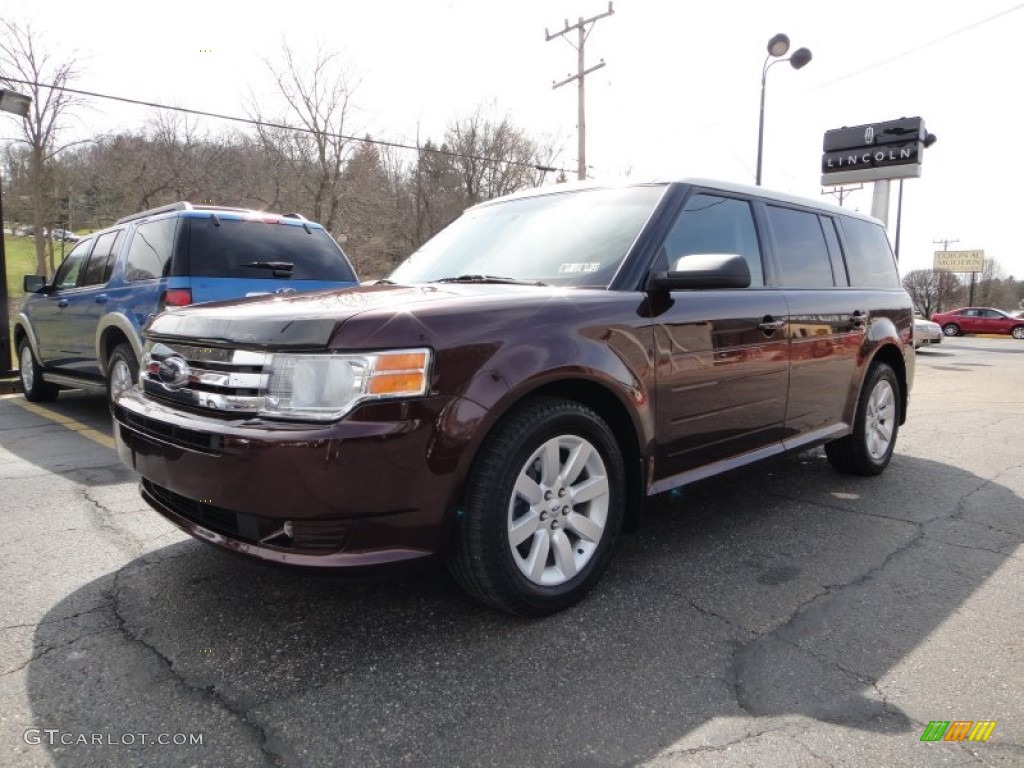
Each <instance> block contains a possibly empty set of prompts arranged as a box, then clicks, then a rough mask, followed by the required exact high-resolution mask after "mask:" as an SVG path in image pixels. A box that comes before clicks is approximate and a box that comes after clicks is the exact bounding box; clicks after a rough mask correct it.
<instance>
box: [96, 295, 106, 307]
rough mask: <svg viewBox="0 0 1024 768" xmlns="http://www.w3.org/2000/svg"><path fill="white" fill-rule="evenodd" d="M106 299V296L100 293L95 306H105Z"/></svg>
mask: <svg viewBox="0 0 1024 768" xmlns="http://www.w3.org/2000/svg"><path fill="white" fill-rule="evenodd" d="M107 298H108V296H107V294H105V293H101V294H100V295H99V296H97V297H96V303H97V304H106V303H107Z"/></svg>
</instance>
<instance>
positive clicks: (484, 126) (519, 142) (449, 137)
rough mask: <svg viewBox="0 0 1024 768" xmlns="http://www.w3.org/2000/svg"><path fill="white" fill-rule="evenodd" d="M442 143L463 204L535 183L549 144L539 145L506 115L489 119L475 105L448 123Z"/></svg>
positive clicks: (547, 153) (540, 179)
mask: <svg viewBox="0 0 1024 768" xmlns="http://www.w3.org/2000/svg"><path fill="white" fill-rule="evenodd" d="M445 143H446V145H447V147H448V149H450V150H451V151H452V152H453V153H454V154H453V156H452V163H453V165H454V166H455V168H456V169H457V171H458V174H459V177H460V179H461V180H462V184H463V192H464V194H465V200H464V202H465V204H466V205H467V206H468V205H475V204H476V203H479V202H481V201H483V200H490V199H492V198H495V197H500V196H501V195H507V194H509V193H511V192H515V191H517V190H520V189H524V188H526V187H535V186H538V185H539V184H540V183H541V181H542V180H543V175H542V174H539V171H540V168H541V167H542V166H543V165H544V164H545V163H542V162H541V157H542V156H544V158H545V160H546V161H547V162H550V157H551V156H552V152H551V149H550V148H543V149H542V148H541V147H539V146H538V144H537V143H536V142H535V141H534V140H533V139H531V138H530V137H529V136H527V135H526V133H525V132H524V131H522V130H520V129H519V128H517V127H516V126H515V125H513V123H512V122H511V121H510V120H509V118H508V117H507V116H505V117H502V118H501V120H489V119H487V118H486V117H485V116H484V114H483V109H482V108H478V109H477V110H476V111H475V112H474V113H473V114H472V115H469V116H468V117H464V118H462V119H459V120H455V121H453V122H452V123H451V125H449V127H448V132H447V134H446V136H445Z"/></svg>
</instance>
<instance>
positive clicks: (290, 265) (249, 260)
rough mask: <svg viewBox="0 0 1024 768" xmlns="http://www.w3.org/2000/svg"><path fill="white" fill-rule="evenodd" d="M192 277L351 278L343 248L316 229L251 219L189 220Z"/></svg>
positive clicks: (189, 255)
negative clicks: (307, 229)
mask: <svg viewBox="0 0 1024 768" xmlns="http://www.w3.org/2000/svg"><path fill="white" fill-rule="evenodd" d="M188 223H189V235H188V265H189V274H191V275H193V276H195V277H233V278H247V279H250V280H252V279H258V278H277V279H282V280H288V279H291V280H331V281H353V282H354V281H355V279H356V278H355V275H354V274H353V273H352V269H351V267H349V264H348V261H347V260H346V259H345V256H344V254H343V253H342V252H341V249H340V248H338V246H337V245H336V244H335V243H334V241H333V240H331V238H330V236H329V235H328V234H327V232H326V231H324V230H323V229H320V228H316V229H311V230H310V231H306V228H305V227H302V226H295V225H290V224H280V223H277V222H264V221H259V220H252V219H242V220H239V219H227V218H218V220H217V222H216V223H215V222H214V220H213V219H212V218H189V219H188Z"/></svg>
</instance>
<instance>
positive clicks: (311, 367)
mask: <svg viewBox="0 0 1024 768" xmlns="http://www.w3.org/2000/svg"><path fill="white" fill-rule="evenodd" d="M429 369H430V350H428V349H403V350H395V351H389V352H374V353H368V354H360V355H332V354H315V355H290V354H275V355H274V356H273V359H272V360H271V362H270V378H269V381H268V382H267V396H266V401H265V406H264V409H263V411H262V412H261V415H263V416H269V417H271V418H274V417H276V418H296V419H315V420H317V421H333V420H336V419H340V418H341V417H342V416H344V415H345V414H346V413H348V412H349V411H350V410H352V408H354V407H355V406H356V405H357V404H358V403H360V402H362V401H364V400H379V399H385V398H398V397H417V396H421V395H425V394H426V393H427V375H428V371H429Z"/></svg>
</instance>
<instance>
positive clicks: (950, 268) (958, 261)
mask: <svg viewBox="0 0 1024 768" xmlns="http://www.w3.org/2000/svg"><path fill="white" fill-rule="evenodd" d="M935 269H941V270H944V271H946V272H981V271H982V270H984V269H985V252H984V251H935Z"/></svg>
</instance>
